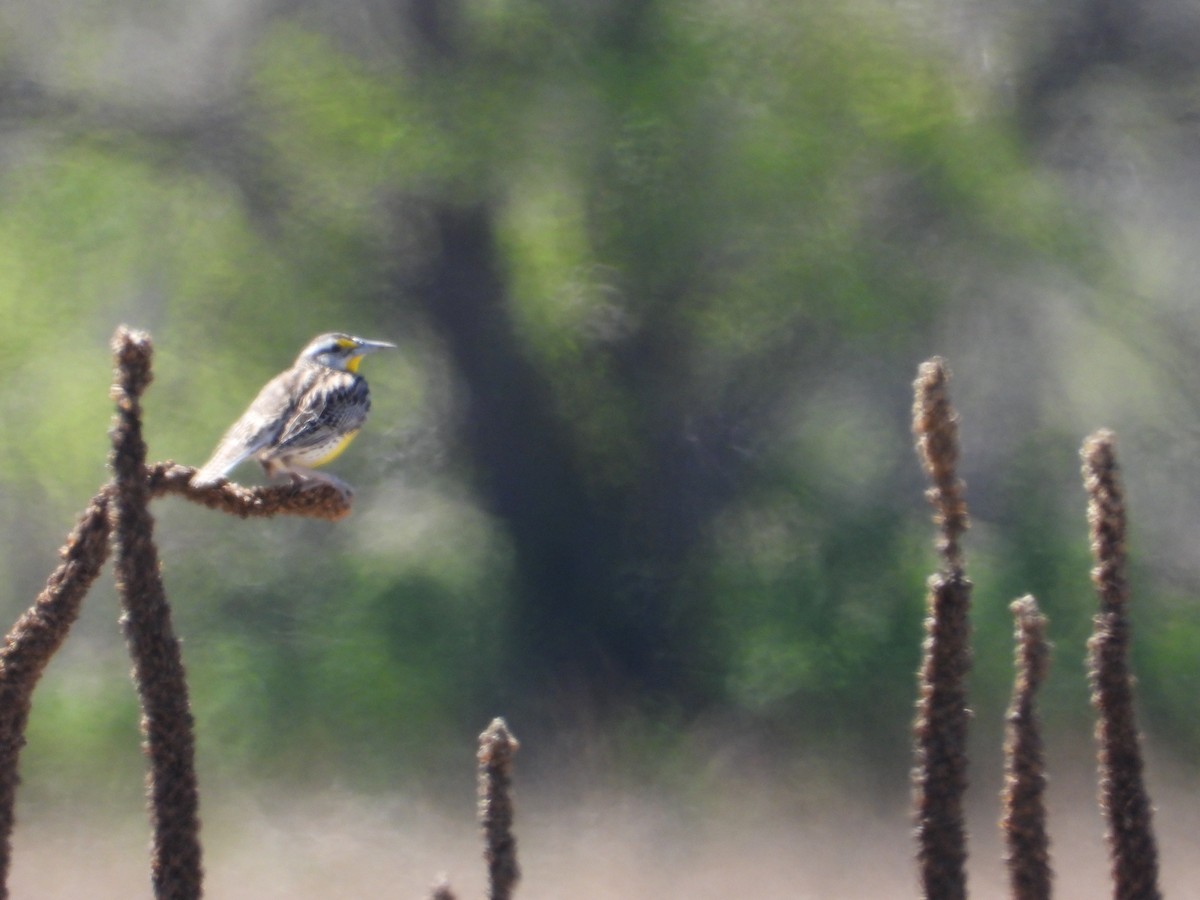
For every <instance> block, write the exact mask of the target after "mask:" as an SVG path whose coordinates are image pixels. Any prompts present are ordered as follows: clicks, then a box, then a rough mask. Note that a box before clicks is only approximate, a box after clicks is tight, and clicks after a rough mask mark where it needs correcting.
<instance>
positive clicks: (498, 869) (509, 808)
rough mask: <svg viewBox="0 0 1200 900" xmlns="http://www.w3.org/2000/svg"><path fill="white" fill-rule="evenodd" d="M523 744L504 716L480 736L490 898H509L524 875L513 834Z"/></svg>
mask: <svg viewBox="0 0 1200 900" xmlns="http://www.w3.org/2000/svg"><path fill="white" fill-rule="evenodd" d="M519 747H520V744H518V743H517V739H516V738H515V737H513V735H512V732H510V731H509V730H508V726H507V725H506V724H505V722H504V720H503V719H495V720H493V721H492V724H491V725H489V726H488V728H487V730H486V731H485V732H484V733H483V734H481V735H480V736H479V825H480V828H481V829H482V830H483V840H484V859H486V860H487V864H488V883H489V890H488V897H489V900H510V898H511V897H512V894H513V888H514V887H515V886H516V883H517V880H518V879H519V878H520V877H521V870H520V868H519V867H518V865H517V839H516V836H515V835H514V834H513V800H512V761H513V755H514V754H515V753H516V752H517V750H518V749H519Z"/></svg>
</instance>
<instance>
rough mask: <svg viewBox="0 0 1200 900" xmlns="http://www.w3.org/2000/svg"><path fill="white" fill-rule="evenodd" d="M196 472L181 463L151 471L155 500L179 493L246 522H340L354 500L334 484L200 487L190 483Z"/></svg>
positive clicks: (150, 486) (158, 465) (150, 484)
mask: <svg viewBox="0 0 1200 900" xmlns="http://www.w3.org/2000/svg"><path fill="white" fill-rule="evenodd" d="M195 472H196V470H195V469H194V468H193V467H191V466H181V465H179V464H178V463H173V462H161V463H155V464H154V465H152V466H150V467H149V469H148V470H147V479H146V483H147V487H148V489H149V491H150V494H151V495H152V496H154V497H162V496H165V495H167V494H175V495H176V496H179V497H183V498H184V499H186V500H191V501H192V502H193V503H199V504H201V505H203V506H207V507H208V508H209V509H216V510H220V511H221V512H225V513H229V514H230V515H232V516H239V517H241V518H243V519H246V518H251V517H270V516H277V515H295V516H310V517H312V518H316V519H329V520H331V521H336V520H338V519H342V518H345V517H346V516H347V515H349V513H350V509H351V506H350V500H349V499H348V498H347V497H345V496H344V495H343V494H342V493H341V492H340V491H339V490H338V489H337V488H335V487H333V486H332V485H328V484H315V485H293V484H288V485H282V486H269V487H253V488H247V487H242V486H241V485H238V484H230V483H227V484H219V485H212V486H210V487H202V488H197V487H192V485H191V484H190V480H191V477H192V475H194V474H195Z"/></svg>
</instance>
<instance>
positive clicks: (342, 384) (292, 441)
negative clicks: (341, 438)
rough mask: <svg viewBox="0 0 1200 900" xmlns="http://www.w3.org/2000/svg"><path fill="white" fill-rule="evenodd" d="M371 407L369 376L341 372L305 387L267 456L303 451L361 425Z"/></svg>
mask: <svg viewBox="0 0 1200 900" xmlns="http://www.w3.org/2000/svg"><path fill="white" fill-rule="evenodd" d="M370 408H371V398H370V393H369V391H368V389H367V382H366V379H364V378H362V377H361V376H359V375H354V374H352V373H350V372H338V373H336V377H335V378H329V379H323V380H321V381H318V382H317V383H316V384H314V385H313V386H312V387H311V388H310V389H309V390H307V391H305V392H304V394H303V395H302V396H301V397H300V400H299V402H298V403H297V404H296V408H295V409H294V410H293V412H292V415H291V416H290V417H289V418H288V420H287V422H286V423H285V424H284V426H283V428H282V430H281V431H280V432H279V436H278V437H277V438H276V440H275V442H274V444H273V445H272V446H271V447H270V449H269V450H268V452H267V453H266V454H264V456H265V457H266V458H268V459H275V458H280V457H287V456H291V455H292V454H295V453H303V452H304V451H305V450H306V449H308V448H309V447H311V446H314V445H316V444H320V443H323V442H324V441H325V440H327V438H328V435H329V433H330V432H331V431H332V432H333V433H334V434H345V433H347V432H350V431H356V430H358V429H359V428H361V427H362V424H363V422H364V421H366V418H367V411H368V410H369V409H370Z"/></svg>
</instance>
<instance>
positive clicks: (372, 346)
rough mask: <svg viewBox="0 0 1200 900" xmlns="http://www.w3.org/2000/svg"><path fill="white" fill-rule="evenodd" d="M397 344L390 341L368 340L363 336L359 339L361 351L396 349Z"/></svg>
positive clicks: (359, 349)
mask: <svg viewBox="0 0 1200 900" xmlns="http://www.w3.org/2000/svg"><path fill="white" fill-rule="evenodd" d="M395 349H396V345H395V344H392V343H389V342H388V341H368V340H364V339H362V338H359V340H358V352H359V353H374V352H375V351H376V350H395Z"/></svg>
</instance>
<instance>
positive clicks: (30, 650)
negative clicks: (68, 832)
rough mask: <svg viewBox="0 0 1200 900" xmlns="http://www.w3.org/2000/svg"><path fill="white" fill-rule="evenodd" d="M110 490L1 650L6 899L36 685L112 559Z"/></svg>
mask: <svg viewBox="0 0 1200 900" xmlns="http://www.w3.org/2000/svg"><path fill="white" fill-rule="evenodd" d="M108 505H109V498H108V491H107V489H105V490H102V491H101V492H100V493H99V494H97V495H96V496H95V497H93V498H92V502H91V504H90V505H89V506H88V508H87V509H86V510H84V512H83V515H82V516H81V517H80V519H79V524H78V525H76V526H75V530H74V531H72V532H71V534H70V535H69V536H68V537H67V543H66V545H65V546H63V548H62V550H61V551H59V555H60V556H62V562H61V563H60V564H59V566H58V568H57V569H55V570H54V572H53V573H52V574H51V575H50V578H49V579H47V581H46V587H45V588H43V590H42V592H41V593H40V594H38V596H37V599H36V600H34V602H33V606H31V607H30V608H29V609H28V610H27V611H26V612H25V613H24V614H23V615H22V616H21V618H19V619H17V622H16V624H15V625H13V628H12V631H10V632H9V633H8V637H7V638H6V639H5V641H4V647H3V649H0V898H3V900H7V897H8V870H9V864H10V862H11V859H12V829H13V823H14V821H15V819H14V813H13V809H14V804H15V802H16V791H17V782H18V780H19V779H18V776H17V762H18V760H19V757H20V754H21V749H22V748H23V747H24V746H25V725H26V724H27V722H28V721H29V709H30V703H31V699H32V696H33V689H34V687H35V686H36V685H37V683H38V680H39V679H40V678H41V676H42V672H43V671H44V670H45V668H46V664H47V663H48V662H49V661H50V657H51V656H53V655H54V653H55V651H57V650H58V648H59V647H60V646H62V642H63V640H64V639H65V638H66V636H67V632H68V631H69V630H70V628H71V625H72V624H74V622H75V620H76V618H78V616H79V608H80V606H81V605H82V603H83V598H84V596H85V595H86V594H87V592H88V588H90V587H91V586H92V582H93V581H95V580H96V576H97V575H99V574H100V570H101V569H102V568H103V567H104V561H105V560H106V559H107V558H108V547H109V545H108V535H109V523H108Z"/></svg>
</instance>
